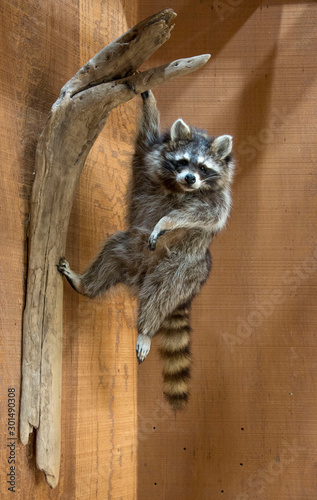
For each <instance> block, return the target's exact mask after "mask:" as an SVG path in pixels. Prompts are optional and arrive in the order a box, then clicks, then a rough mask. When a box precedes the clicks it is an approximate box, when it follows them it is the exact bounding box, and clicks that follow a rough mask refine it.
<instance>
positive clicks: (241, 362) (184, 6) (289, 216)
mask: <svg viewBox="0 0 317 500" xmlns="http://www.w3.org/2000/svg"><path fill="white" fill-rule="evenodd" d="M163 5H165V4H164V2H161V1H159V2H157V1H155V2H154V1H152V0H151V1H149V2H141V4H140V8H139V14H140V13H141V12H142V15H144V14H145V15H147V14H148V13H149V12H152V11H153V9H154V8H155V9H157V8H161V7H162V6H163ZM217 5H218V8H217ZM154 6H155V7H154ZM221 8H222V10H221ZM173 9H174V10H175V11H176V12H177V14H178V17H177V23H176V25H175V28H174V30H173V43H168V44H166V45H165V47H164V49H162V50H160V51H159V52H158V53H157V54H156V56H155V64H160V63H161V62H162V61H163V60H164V59H165V58H166V57H168V58H170V57H172V58H177V57H179V56H180V54H182V57H184V55H185V56H186V55H188V56H190V55H191V54H192V53H204V52H208V53H211V55H212V59H211V62H210V63H209V64H208V65H207V66H206V67H205V68H203V69H202V70H201V71H200V72H197V73H196V74H194V75H190V76H188V77H184V78H182V79H181V80H179V81H177V83H176V82H175V83H173V82H171V83H168V84H167V85H165V86H164V87H162V88H160V89H158V90H157V92H156V97H157V100H158V107H159V109H160V110H161V120H162V125H163V126H166V127H167V126H169V125H170V124H172V123H173V121H174V120H175V119H176V118H179V117H182V118H183V119H184V120H185V121H188V122H189V123H192V124H193V125H195V124H196V125H197V126H199V127H202V128H206V129H207V130H208V132H209V133H210V134H214V135H217V134H219V135H220V134H224V133H229V134H231V135H233V137H234V150H235V154H236V157H237V175H236V180H235V183H234V187H233V198H234V206H233V213H232V216H231V219H230V221H229V223H228V226H227V229H226V231H225V232H224V233H222V234H221V235H219V236H217V238H215V240H214V242H213V243H212V245H211V254H212V256H213V270H212V273H211V276H210V278H209V280H208V282H207V283H206V285H205V286H204V288H203V291H202V293H201V295H200V296H199V297H198V298H197V299H196V300H195V302H194V306H193V311H192V327H193V358H194V361H193V374H192V382H191V400H190V403H189V406H188V409H187V411H186V412H184V413H183V414H177V415H176V416H175V415H174V414H171V413H169V412H168V409H167V407H166V406H165V403H164V401H163V397H162V378H161V366H160V362H159V356H158V353H157V352H155V339H154V340H153V343H152V344H153V348H152V349H151V353H150V355H149V357H148V358H147V360H146V361H145V362H144V363H143V364H142V365H141V367H140V368H139V379H138V407H139V422H138V437H139V454H138V495H137V498H138V500H147V499H149V498H152V499H155V500H175V499H177V500H178V499H182V500H193V499H198V498H199V499H200V500H216V499H218V498H219V499H225V498H226V499H229V500H254V499H259V500H264V499H265V500H276V499H281V500H298V499H303V500H304V499H310V500H313V499H315V498H316V497H317V485H316V481H315V464H316V459H317V456H316V449H317V433H316V414H317V397H316V386H317V371H316V359H317V345H316V322H317V310H316V270H317V267H316V265H317V261H316V258H317V241H316V208H317V207H316V204H317V198H316V186H317V184H316V168H315V166H314V164H315V157H316V153H317V151H316V141H315V135H316V134H315V129H316V112H315V110H316V86H314V81H315V77H316V58H315V55H314V54H315V51H316V48H317V47H316V28H315V26H316V17H317V9H316V4H315V3H313V2H310V3H302V2H288V1H283V2H282V1H274V2H268V3H266V4H261V3H260V2H257V1H248V2H246V1H241V2H229V0H228V1H226V0H225V1H224V2H213V1H208V0H206V1H204V0H202V1H198V0H197V1H192V2H185V1H183V0H175V2H174V3H173ZM193 51H194V52H193ZM242 429H243V430H242Z"/></svg>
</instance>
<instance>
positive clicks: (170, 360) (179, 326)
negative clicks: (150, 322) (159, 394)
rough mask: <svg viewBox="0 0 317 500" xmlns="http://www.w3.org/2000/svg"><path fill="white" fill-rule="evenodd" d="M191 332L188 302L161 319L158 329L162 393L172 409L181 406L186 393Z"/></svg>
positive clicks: (186, 399) (185, 399) (185, 401)
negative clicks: (161, 363)
mask: <svg viewBox="0 0 317 500" xmlns="http://www.w3.org/2000/svg"><path fill="white" fill-rule="evenodd" d="M190 332H191V329H190V326H189V306H188V305H187V304H186V305H184V306H180V307H178V308H177V309H175V311H173V312H172V313H171V314H170V315H169V316H168V317H167V318H166V319H165V320H164V321H163V323H162V325H161V328H160V330H159V332H158V333H159V335H158V340H159V350H160V354H161V357H162V360H163V387H164V395H165V398H166V400H167V401H168V403H169V404H170V405H171V406H172V408H173V409H175V410H180V409H182V408H184V407H185V406H186V403H187V401H188V396H189V379H190V364H191V358H190Z"/></svg>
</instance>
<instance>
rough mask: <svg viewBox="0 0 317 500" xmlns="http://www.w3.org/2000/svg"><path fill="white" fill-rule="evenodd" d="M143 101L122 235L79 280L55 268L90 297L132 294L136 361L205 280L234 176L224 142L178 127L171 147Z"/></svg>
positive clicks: (152, 108) (151, 106)
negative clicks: (119, 291)
mask: <svg viewBox="0 0 317 500" xmlns="http://www.w3.org/2000/svg"><path fill="white" fill-rule="evenodd" d="M143 99H144V100H143V114H142V119H141V123H140V128H139V133H138V136H137V140H136V151H135V154H134V158H133V169H132V178H131V183H130V190H129V212H128V220H127V226H128V229H127V230H126V231H123V232H121V231H118V232H117V233H115V234H114V235H112V236H111V237H110V238H108V239H107V240H106V242H105V244H104V247H103V249H102V251H101V252H100V253H99V255H97V257H96V259H95V260H94V261H93V263H92V264H91V265H90V267H89V268H88V269H87V271H86V272H85V273H84V274H83V275H78V274H76V273H74V272H73V271H71V270H70V268H69V266H68V264H67V261H65V259H61V262H60V265H59V271H60V272H61V273H63V274H65V275H66V277H67V279H68V281H69V282H70V283H71V284H72V286H73V287H74V288H75V289H76V290H77V291H78V292H80V293H84V294H85V295H87V296H89V297H95V296H97V295H100V294H101V293H103V292H105V291H106V290H108V289H109V288H110V287H112V286H114V285H116V284H117V283H125V284H126V285H128V286H130V287H131V288H132V290H133V291H134V292H135V294H136V295H137V297H138V332H139V337H138V343H137V357H138V359H139V361H140V362H141V361H143V360H144V359H145V357H146V355H147V354H148V352H149V350H150V344H151V339H152V337H153V335H155V333H157V332H158V330H159V329H160V326H161V325H162V323H163V321H164V320H166V318H168V317H169V316H170V315H171V314H172V313H173V311H175V310H176V309H177V308H178V307H179V306H181V305H183V304H189V303H190V302H191V301H192V299H193V297H194V296H195V295H197V294H198V293H199V291H200V288H201V285H202V284H203V283H204V282H205V281H206V279H207V276H208V274H209V271H210V267H211V258H210V254H209V250H208V247H209V245H210V243H211V241H212V238H213V236H214V235H215V234H216V233H217V232H218V231H220V230H221V229H222V228H223V227H224V225H225V223H226V220H227V218H228V215H229V212H230V205H231V198H230V185H231V182H232V175H233V161H232V158H231V138H230V136H222V138H221V139H219V138H218V139H216V141H215V139H213V138H209V137H207V136H206V134H205V133H204V132H201V131H199V130H196V129H193V128H191V127H188V125H186V124H185V123H184V122H183V121H182V120H181V121H180V120H177V121H176V122H175V123H174V124H173V126H172V129H171V130H172V137H173V138H174V140H172V139H171V132H169V133H166V134H165V135H161V134H160V131H159V113H158V111H157V108H156V101H155V98H154V96H153V93H152V92H151V91H149V92H148V93H147V94H145V95H143ZM214 143H215V144H214ZM199 162H200V164H198V163H199ZM213 167H214V168H213ZM185 169H186V172H184V170H185ZM182 172H183V174H182ZM187 173H188V174H190V175H194V176H195V183H194V184H193V183H192V182H191V184H189V183H187V182H186V175H187ZM188 179H189V178H188ZM191 179H192V181H193V178H192V177H191Z"/></svg>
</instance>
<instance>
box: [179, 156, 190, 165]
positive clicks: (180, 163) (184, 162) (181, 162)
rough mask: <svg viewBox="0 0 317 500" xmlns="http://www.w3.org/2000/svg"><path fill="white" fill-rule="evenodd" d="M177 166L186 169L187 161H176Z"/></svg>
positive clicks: (183, 159)
mask: <svg viewBox="0 0 317 500" xmlns="http://www.w3.org/2000/svg"><path fill="white" fill-rule="evenodd" d="M177 163H178V165H182V167H186V165H188V163H189V161H188V160H186V158H182V159H181V160H178V161H177Z"/></svg>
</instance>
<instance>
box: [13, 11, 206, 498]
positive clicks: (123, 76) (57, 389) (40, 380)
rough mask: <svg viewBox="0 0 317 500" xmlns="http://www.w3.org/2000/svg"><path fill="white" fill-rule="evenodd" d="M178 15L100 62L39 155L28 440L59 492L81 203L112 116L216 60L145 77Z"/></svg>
mask: <svg viewBox="0 0 317 500" xmlns="http://www.w3.org/2000/svg"><path fill="white" fill-rule="evenodd" d="M174 17H175V14H174V12H173V11H172V10H171V9H167V10H165V11H162V12H160V13H158V14H156V15H154V16H151V17H149V18H148V19H146V20H145V21H142V22H141V23H139V24H138V25H136V26H135V27H134V28H132V29H131V30H129V31H128V32H127V33H126V34H125V35H123V36H122V37H120V38H118V39H117V40H116V41H115V42H112V43H111V44H110V45H108V46H107V47H105V48H104V49H103V50H102V51H101V52H99V53H98V54H97V55H96V56H95V57H94V58H92V59H91V60H90V61H89V62H88V63H87V64H86V65H85V66H84V67H83V68H82V69H81V70H80V71H79V72H78V73H77V74H76V75H75V76H74V77H73V78H72V79H71V80H70V81H69V82H68V83H67V84H66V85H65V86H64V87H63V88H62V90H61V94H60V96H59V98H58V100H57V101H56V103H55V104H54V105H53V107H52V109H51V112H50V115H49V118H48V122H47V125H46V127H45V129H44V131H43V133H42V135H41V137H40V139H39V142H38V146H37V151H36V176H35V180H34V185H33V190H32V203H31V224H30V249H29V250H30V253H29V265H28V280H27V296H26V307H25V311H24V317H23V364H22V377H23V379H22V397H21V410H20V436H21V441H22V442H23V443H24V444H26V443H27V442H28V439H29V435H30V433H31V432H32V431H33V428H35V429H37V439H36V463H37V467H38V468H39V469H40V470H43V472H44V473H45V476H46V480H47V482H48V484H49V485H50V486H51V487H53V488H54V487H55V486H56V485H57V484H58V479H59V464H60V446H61V372H62V303H63V280H62V277H61V276H60V275H59V274H58V272H57V269H56V265H57V264H58V262H59V259H60V257H61V256H63V255H64V253H65V246H66V235H67V228H68V222H69V217H70V212H71V207H72V203H73V197H74V193H75V190H76V186H77V184H78V181H79V178H80V174H81V171H82V168H83V166H84V163H85V160H86V158H87V155H88V153H89V151H90V149H91V147H92V145H93V144H94V142H95V140H96V138H97V137H98V135H99V133H100V131H101V130H102V128H103V127H104V125H105V123H106V120H107V117H108V115H109V113H110V111H111V110H112V109H113V108H115V107H117V106H118V105H119V104H122V103H124V102H127V101H128V100H130V99H132V98H133V97H134V96H135V94H138V93H140V92H143V91H145V90H148V89H149V88H153V87H155V86H156V85H159V84H161V83H163V82H164V81H166V80H168V79H169V78H172V77H175V76H180V75H183V74H187V73H190V72H192V71H195V70H196V69H198V68H200V67H201V66H202V65H203V64H205V63H206V62H207V61H208V59H209V57H210V56H209V55H202V56H197V57H193V58H190V59H181V60H178V61H174V62H172V63H170V64H167V65H164V66H160V67H158V68H154V69H151V70H148V71H145V72H142V73H139V74H134V73H135V71H136V70H137V69H138V67H139V66H140V64H142V63H143V62H144V61H146V60H147V58H148V57H149V56H150V55H151V54H152V53H153V52H154V51H155V50H156V49H157V48H158V47H159V46H160V45H162V43H164V42H165V41H166V40H167V39H168V38H169V36H170V31H171V28H172V27H171V26H169V23H170V21H171V20H172V19H174Z"/></svg>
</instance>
